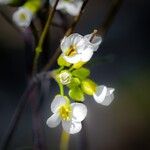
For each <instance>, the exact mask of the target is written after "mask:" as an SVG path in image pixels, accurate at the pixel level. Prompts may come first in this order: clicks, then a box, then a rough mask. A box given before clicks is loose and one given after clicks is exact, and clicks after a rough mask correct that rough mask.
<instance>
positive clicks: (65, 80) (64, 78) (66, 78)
mask: <svg viewBox="0 0 150 150" xmlns="http://www.w3.org/2000/svg"><path fill="white" fill-rule="evenodd" d="M59 80H60V82H61V83H62V84H63V85H67V84H69V83H70V82H71V74H70V73H69V72H68V71H62V72H61V73H60V74H59Z"/></svg>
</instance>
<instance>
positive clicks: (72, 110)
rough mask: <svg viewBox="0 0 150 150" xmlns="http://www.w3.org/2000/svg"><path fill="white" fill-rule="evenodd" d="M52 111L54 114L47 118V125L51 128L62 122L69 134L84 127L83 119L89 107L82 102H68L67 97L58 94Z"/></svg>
mask: <svg viewBox="0 0 150 150" xmlns="http://www.w3.org/2000/svg"><path fill="white" fill-rule="evenodd" d="M51 111H52V112H53V115H52V116H51V117H49V118H48V119H47V122H46V123H47V125H48V126H49V127H50V128H54V127H56V126H58V125H59V124H60V123H61V122H62V127H63V129H64V131H66V132H67V133H69V134H75V133H78V132H80V130H81V129H82V124H81V121H83V120H84V119H85V117H86V115H87V107H86V106H85V105H84V104H81V103H72V104H68V103H67V102H66V99H65V97H63V96H61V95H57V96H56V97H55V98H54V100H53V102H52V104H51Z"/></svg>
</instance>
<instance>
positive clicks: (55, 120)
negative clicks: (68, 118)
mask: <svg viewBox="0 0 150 150" xmlns="http://www.w3.org/2000/svg"><path fill="white" fill-rule="evenodd" d="M60 122H61V120H60V118H59V116H58V114H56V113H55V114H53V115H52V116H51V117H49V118H48V119H47V121H46V124H47V125H48V126H49V127H50V128H55V127H57V126H58V125H59V124H60Z"/></svg>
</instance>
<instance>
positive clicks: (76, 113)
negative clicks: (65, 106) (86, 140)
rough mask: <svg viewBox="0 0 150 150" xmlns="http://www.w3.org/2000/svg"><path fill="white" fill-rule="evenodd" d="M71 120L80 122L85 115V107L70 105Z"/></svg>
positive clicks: (82, 105)
mask: <svg viewBox="0 0 150 150" xmlns="http://www.w3.org/2000/svg"><path fill="white" fill-rule="evenodd" d="M71 106H72V120H73V121H76V122H81V121H83V120H84V119H85V117H86V115H87V107H86V106H85V105H84V104H81V103H72V104H71Z"/></svg>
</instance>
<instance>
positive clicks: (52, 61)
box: [43, 0, 89, 71]
mask: <svg viewBox="0 0 150 150" xmlns="http://www.w3.org/2000/svg"><path fill="white" fill-rule="evenodd" d="M88 1H89V0H85V1H84V2H83V5H82V7H81V10H80V12H79V15H78V16H76V17H75V18H74V21H73V23H72V24H71V26H70V28H69V29H68V30H67V31H66V33H65V36H69V35H70V34H71V33H73V31H74V29H75V27H76V26H77V23H78V22H79V20H80V18H81V16H82V14H83V13H84V9H85V7H86V5H87V3H88ZM60 53H61V50H60V47H58V48H57V49H56V51H55V53H54V55H53V57H52V58H51V59H50V60H49V61H48V63H47V64H46V65H45V67H44V69H43V71H46V70H48V69H49V68H51V67H52V66H53V64H54V63H55V62H56V60H57V58H58V56H59V55H60Z"/></svg>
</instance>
